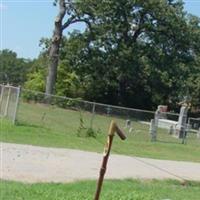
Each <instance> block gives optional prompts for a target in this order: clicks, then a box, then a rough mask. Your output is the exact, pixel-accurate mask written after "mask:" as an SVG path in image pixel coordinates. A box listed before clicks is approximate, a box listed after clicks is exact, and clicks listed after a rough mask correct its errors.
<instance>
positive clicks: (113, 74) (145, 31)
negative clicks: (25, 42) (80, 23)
mask: <svg viewBox="0 0 200 200" xmlns="http://www.w3.org/2000/svg"><path fill="white" fill-rule="evenodd" d="M56 2H57V1H56ZM69 2H70V1H69ZM75 10H76V12H75ZM67 13H68V15H69V16H73V15H77V16H75V17H83V18H85V19H87V25H88V26H86V28H85V30H84V31H83V32H80V31H73V32H72V33H71V34H69V36H68V37H67V38H66V37H63V39H62V44H61V46H60V55H59V56H60V62H59V65H58V74H57V83H56V94H57V95H61V96H69V97H80V98H83V99H87V100H91V101H98V102H102V103H109V104H116V105H123V106H128V107H135V108H143V109H155V107H157V105H159V104H167V105H168V106H169V107H170V108H171V109H177V103H178V102H180V101H181V100H182V98H183V97H184V96H186V95H189V96H191V99H192V105H193V107H194V108H198V107H199V106H200V105H199V102H200V90H199V87H200V67H199V66H200V25H199V24H200V19H199V18H198V17H195V16H192V15H189V14H187V13H186V12H185V11H184V9H183V2H182V1H178V0H149V1H144V0H137V1H133V0H122V1H116V0H105V1H98V0H84V1H83V0H79V1H75V2H73V4H67ZM40 42H41V45H42V46H43V47H44V48H43V51H42V54H41V55H40V57H39V58H38V59H37V60H35V61H34V62H33V67H32V71H31V73H30V75H29V76H28V79H29V80H28V82H27V83H26V87H27V88H29V89H34V90H39V91H44V85H45V77H46V71H47V59H48V57H46V55H47V54H48V48H49V45H50V42H51V41H50V40H49V39H46V38H42V39H41V41H40Z"/></svg>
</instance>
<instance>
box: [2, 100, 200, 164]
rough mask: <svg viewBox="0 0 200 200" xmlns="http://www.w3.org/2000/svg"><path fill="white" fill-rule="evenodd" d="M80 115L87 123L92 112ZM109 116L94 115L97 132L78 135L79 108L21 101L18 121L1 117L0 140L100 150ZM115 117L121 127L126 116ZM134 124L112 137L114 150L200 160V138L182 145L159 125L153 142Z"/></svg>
mask: <svg viewBox="0 0 200 200" xmlns="http://www.w3.org/2000/svg"><path fill="white" fill-rule="evenodd" d="M81 115H82V118H83V120H84V126H85V127H90V123H91V117H92V116H91V113H89V112H82V113H81ZM111 119H112V117H109V116H105V115H95V118H94V120H93V128H94V129H95V130H96V131H97V132H98V133H97V136H96V138H93V137H85V136H84V134H85V131H82V132H81V133H80V137H78V136H77V130H78V127H79V126H80V112H78V111H75V110H66V109H61V108H58V107H55V106H45V105H43V104H28V103H21V104H20V107H19V111H18V121H19V123H18V125H16V126H15V125H13V124H11V123H10V122H8V121H7V120H1V128H0V131H1V132H0V141H4V142H11V143H20V144H32V145H38V146H45V147H59V148H73V149H82V150H88V151H95V152H102V150H103V147H104V143H105V140H106V137H107V131H108V127H109V124H110V121H111ZM115 120H116V121H117V123H118V124H119V125H120V126H121V127H124V124H125V119H122V118H121V119H120V118H116V119H115ZM133 127H134V131H133V132H132V133H128V134H127V136H128V138H127V140H125V141H121V140H119V139H118V138H117V137H116V138H115V141H114V144H113V152H114V153H118V154H125V155H134V156H140V157H148V158H157V159H169V160H185V161H195V162H200V156H199V152H200V140H197V139H196V138H195V137H194V136H193V135H191V136H190V137H189V139H188V142H187V144H186V145H182V144H180V143H181V141H180V140H178V139H175V138H173V137H172V136H169V135H168V134H167V133H166V130H161V129H160V130H159V134H158V139H159V142H155V143H152V142H151V141H150V137H149V133H148V132H149V130H148V129H149V127H148V125H145V124H142V123H139V122H137V121H134V122H133Z"/></svg>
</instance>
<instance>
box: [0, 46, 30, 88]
mask: <svg viewBox="0 0 200 200" xmlns="http://www.w3.org/2000/svg"><path fill="white" fill-rule="evenodd" d="M0 60H1V65H0V82H1V83H4V84H12V85H16V86H19V85H23V84H24V82H25V81H26V79H27V73H28V72H29V70H30V68H29V64H30V62H31V61H30V60H25V59H23V58H17V54H16V53H15V52H13V51H11V50H8V49H4V50H2V51H0Z"/></svg>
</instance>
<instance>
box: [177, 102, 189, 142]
mask: <svg viewBox="0 0 200 200" xmlns="http://www.w3.org/2000/svg"><path fill="white" fill-rule="evenodd" d="M188 110H189V107H188V105H186V104H183V105H182V106H181V109H180V114H179V118H178V124H177V126H176V134H177V136H178V138H180V139H183V138H185V136H186V134H187V132H186V128H187V114H188Z"/></svg>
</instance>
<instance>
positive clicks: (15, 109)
mask: <svg viewBox="0 0 200 200" xmlns="http://www.w3.org/2000/svg"><path fill="white" fill-rule="evenodd" d="M20 92H21V88H20V87H18V88H17V98H16V102H15V108H14V114H13V124H15V122H16V118H17V110H18V107H19V97H20Z"/></svg>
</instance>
